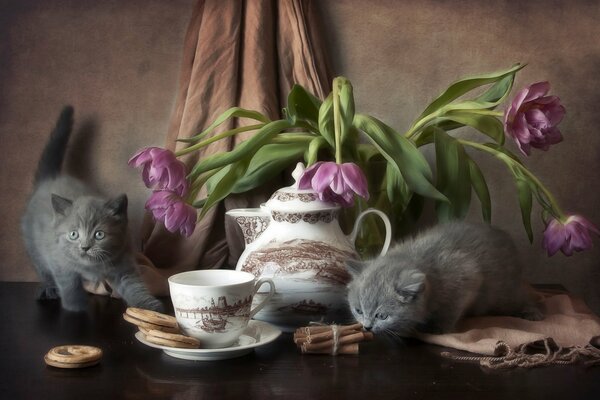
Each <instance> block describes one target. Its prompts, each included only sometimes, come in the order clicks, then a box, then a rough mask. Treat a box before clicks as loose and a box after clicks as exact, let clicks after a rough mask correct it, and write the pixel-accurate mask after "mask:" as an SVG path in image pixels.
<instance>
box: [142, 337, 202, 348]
mask: <svg viewBox="0 0 600 400" xmlns="http://www.w3.org/2000/svg"><path fill="white" fill-rule="evenodd" d="M146 340H147V341H148V342H150V343H154V344H160V345H161V346H167V347H177V348H180V349H197V348H198V345H194V344H189V343H185V342H178V341H176V340H169V339H165V338H161V337H157V336H152V335H146Z"/></svg>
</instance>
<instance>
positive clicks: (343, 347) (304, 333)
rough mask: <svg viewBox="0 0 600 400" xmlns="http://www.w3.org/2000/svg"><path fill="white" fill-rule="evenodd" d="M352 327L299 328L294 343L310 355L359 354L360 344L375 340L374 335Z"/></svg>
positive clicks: (358, 325)
mask: <svg viewBox="0 0 600 400" xmlns="http://www.w3.org/2000/svg"><path fill="white" fill-rule="evenodd" d="M362 329H363V326H362V325H361V324H359V323H356V324H352V325H316V326H306V327H302V328H298V329H297V330H296V332H295V333H294V343H296V345H297V346H298V348H299V349H300V350H301V351H302V353H308V354H332V355H336V354H358V352H359V347H358V345H359V343H360V342H364V341H370V340H373V333H371V332H367V331H363V330H362Z"/></svg>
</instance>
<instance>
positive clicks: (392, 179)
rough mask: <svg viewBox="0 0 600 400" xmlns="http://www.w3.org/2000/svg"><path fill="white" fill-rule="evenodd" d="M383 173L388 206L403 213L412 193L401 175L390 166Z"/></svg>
mask: <svg viewBox="0 0 600 400" xmlns="http://www.w3.org/2000/svg"><path fill="white" fill-rule="evenodd" d="M385 172H386V176H385V179H386V190H387V197H388V199H389V201H390V204H393V205H394V208H395V210H397V211H398V212H400V213H403V212H404V210H406V207H408V203H409V202H410V199H411V197H412V192H411V191H410V189H409V187H408V185H407V184H406V182H405V181H404V179H403V178H402V175H400V174H399V173H398V170H397V169H396V168H394V167H393V166H392V165H388V166H387V168H386V169H385Z"/></svg>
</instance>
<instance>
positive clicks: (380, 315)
mask: <svg viewBox="0 0 600 400" xmlns="http://www.w3.org/2000/svg"><path fill="white" fill-rule="evenodd" d="M388 317H389V315H387V314H380V313H377V314H375V318H377V319H380V320H382V321H385V320H386V319H388Z"/></svg>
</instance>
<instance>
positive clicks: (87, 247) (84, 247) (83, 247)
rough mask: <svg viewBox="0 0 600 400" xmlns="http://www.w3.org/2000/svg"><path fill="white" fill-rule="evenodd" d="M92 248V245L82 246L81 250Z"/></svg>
mask: <svg viewBox="0 0 600 400" xmlns="http://www.w3.org/2000/svg"><path fill="white" fill-rule="evenodd" d="M89 249H90V246H81V250H83V251H85V252H87V251H88V250H89Z"/></svg>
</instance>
